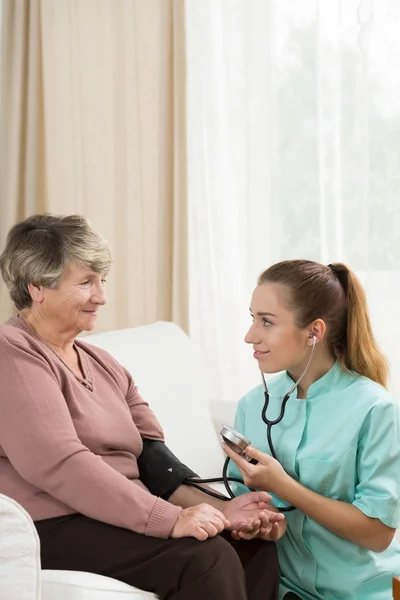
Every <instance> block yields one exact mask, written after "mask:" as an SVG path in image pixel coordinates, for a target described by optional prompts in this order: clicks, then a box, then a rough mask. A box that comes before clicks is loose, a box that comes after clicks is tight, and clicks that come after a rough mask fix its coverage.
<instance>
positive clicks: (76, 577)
mask: <svg viewBox="0 0 400 600" xmlns="http://www.w3.org/2000/svg"><path fill="white" fill-rule="evenodd" d="M56 599H57V600H156V599H157V596H155V595H154V594H151V593H149V592H143V591H142V590H139V589H137V588H133V587H131V586H130V585H127V584H126V583H122V582H121V581H116V580H115V579H111V578H110V577H103V576H102V575H94V574H93V573H83V572H81V571H50V570H43V571H42V597H41V600H56Z"/></svg>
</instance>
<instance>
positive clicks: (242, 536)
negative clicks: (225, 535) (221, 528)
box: [231, 530, 259, 540]
mask: <svg viewBox="0 0 400 600" xmlns="http://www.w3.org/2000/svg"><path fill="white" fill-rule="evenodd" d="M258 534H259V531H258V530H257V531H254V532H252V533H246V532H244V531H237V530H234V531H232V532H231V535H232V537H233V539H235V540H253V539H254V538H256V537H257V536H258Z"/></svg>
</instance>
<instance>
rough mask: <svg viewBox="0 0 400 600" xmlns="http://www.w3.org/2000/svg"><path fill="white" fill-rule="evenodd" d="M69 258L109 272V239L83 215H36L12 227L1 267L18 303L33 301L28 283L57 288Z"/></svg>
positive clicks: (98, 270)
mask: <svg viewBox="0 0 400 600" xmlns="http://www.w3.org/2000/svg"><path fill="white" fill-rule="evenodd" d="M70 262H77V263H80V264H83V265H87V266H88V267H89V268H90V269H92V270H93V271H95V272H97V273H104V274H106V273H108V271H109V269H110V266H111V253H110V248H109V245H108V243H107V242H106V240H105V239H103V237H102V236H101V235H100V234H99V233H97V231H95V230H94V229H93V227H92V225H91V223H90V222H89V220H88V219H87V218H86V217H83V216H81V215H70V216H56V215H51V214H41V215H33V216H32V217H29V218H28V219H25V220H24V221H21V222H20V223H17V224H16V225H14V227H12V228H11V229H10V231H9V233H8V236H7V242H6V247H5V249H4V251H3V253H2V254H1V256H0V269H1V274H2V276H3V279H4V282H5V284H6V286H7V288H8V290H9V292H10V296H11V298H12V300H13V301H14V303H15V306H16V307H17V308H18V309H19V310H22V309H23V308H29V307H30V306H31V305H32V298H31V295H30V293H29V290H28V284H30V283H34V284H36V285H41V286H43V287H46V288H50V289H56V288H57V286H58V284H59V281H60V277H61V275H62V274H63V272H64V270H65V268H66V266H67V265H68V263H70Z"/></svg>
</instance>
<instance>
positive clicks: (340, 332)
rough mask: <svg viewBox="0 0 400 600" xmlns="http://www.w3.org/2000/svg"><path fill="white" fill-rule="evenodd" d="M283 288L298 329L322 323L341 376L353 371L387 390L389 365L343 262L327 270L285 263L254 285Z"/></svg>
mask: <svg viewBox="0 0 400 600" xmlns="http://www.w3.org/2000/svg"><path fill="white" fill-rule="evenodd" d="M267 282H271V283H278V284H281V285H284V286H285V287H286V288H287V290H288V292H289V303H290V307H291V308H292V309H293V310H294V311H295V312H296V321H297V326H298V327H300V328H304V327H307V325H309V324H310V323H311V322H312V321H315V320H316V319H323V320H324V321H325V324H326V329H327V341H328V344H329V347H330V350H331V352H332V355H333V356H334V357H335V358H336V359H337V360H338V361H339V362H340V364H341V366H342V367H343V368H344V369H345V370H346V371H355V372H357V373H359V374H360V375H364V376H365V377H368V378H369V379H372V380H373V381H375V382H376V383H379V384H380V385H382V386H384V387H386V384H387V376H388V366H387V363H386V360H385V358H384V356H383V355H382V353H381V352H380V350H379V347H378V345H377V343H376V340H375V337H374V334H373V333H372V328H371V322H370V318H369V313H368V307H367V299H366V295H365V292H364V289H363V287H362V285H361V283H360V281H359V280H358V278H357V276H356V275H355V273H353V271H351V269H349V268H348V267H347V266H346V265H345V264H343V263H333V264H332V265H330V266H329V267H327V266H325V265H322V264H319V263H316V262H312V261H309V260H288V261H283V262H280V263H277V264H275V265H273V266H272V267H270V268H269V269H267V270H266V271H264V272H263V273H261V275H260V277H259V278H258V285H262V284H263V283H267Z"/></svg>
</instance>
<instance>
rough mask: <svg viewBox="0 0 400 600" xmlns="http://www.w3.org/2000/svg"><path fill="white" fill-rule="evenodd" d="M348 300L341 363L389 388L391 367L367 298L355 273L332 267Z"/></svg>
mask: <svg viewBox="0 0 400 600" xmlns="http://www.w3.org/2000/svg"><path fill="white" fill-rule="evenodd" d="M332 267H333V272H334V274H335V275H336V276H337V278H338V279H339V281H340V283H341V284H342V287H343V290H344V292H345V295H346V298H347V302H346V305H347V327H346V339H345V340H344V344H343V347H342V352H341V353H340V355H339V356H338V360H339V361H340V363H341V364H342V367H344V368H345V369H347V370H350V371H356V372H357V373H359V374H360V375H364V376H365V377H368V378H369V379H372V381H375V382H376V383H379V384H380V385H382V386H384V387H386V385H387V377H388V365H387V362H386V359H385V358H384V356H383V355H382V353H381V351H380V350H379V347H378V344H377V343H376V340H375V336H374V334H373V332H372V327H371V322H370V318H369V312H368V306H367V298H366V295H365V292H364V289H363V287H362V285H361V283H360V281H359V279H358V277H357V276H356V275H355V273H354V272H353V271H351V270H350V269H349V268H348V267H347V266H346V265H345V264H343V263H334V264H332Z"/></svg>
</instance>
